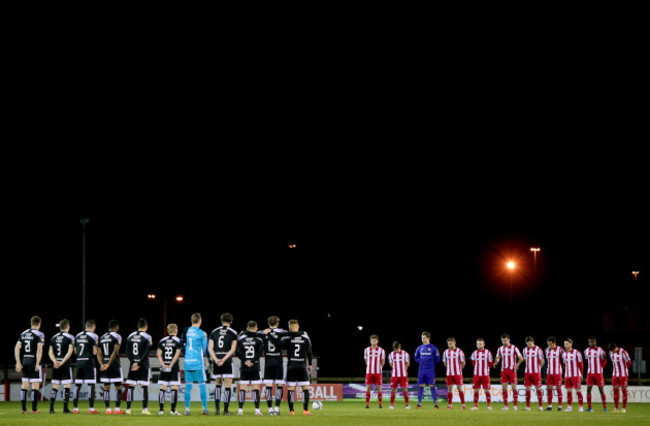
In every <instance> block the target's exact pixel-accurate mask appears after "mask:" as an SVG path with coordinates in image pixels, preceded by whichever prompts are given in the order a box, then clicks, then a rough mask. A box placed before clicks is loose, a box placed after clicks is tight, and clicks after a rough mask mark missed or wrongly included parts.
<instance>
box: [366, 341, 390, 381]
mask: <svg viewBox="0 0 650 426" xmlns="http://www.w3.org/2000/svg"><path fill="white" fill-rule="evenodd" d="M363 359H365V360H366V374H381V362H382V361H384V360H385V359H386V352H385V351H384V350H383V349H382V348H381V347H379V346H377V347H376V348H373V347H372V346H368V347H367V348H366V350H365V351H364V352H363Z"/></svg>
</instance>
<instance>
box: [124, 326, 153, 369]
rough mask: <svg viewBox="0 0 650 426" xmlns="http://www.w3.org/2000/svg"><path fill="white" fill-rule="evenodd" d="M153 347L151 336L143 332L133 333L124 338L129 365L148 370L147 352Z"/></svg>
mask: <svg viewBox="0 0 650 426" xmlns="http://www.w3.org/2000/svg"><path fill="white" fill-rule="evenodd" d="M152 346H153V341H152V340H151V336H150V335H149V334H148V333H145V332H144V331H134V332H133V333H131V334H129V337H127V338H126V357H127V358H128V359H129V361H131V364H135V363H137V364H138V365H139V366H140V367H144V368H149V352H150V351H151V347H152Z"/></svg>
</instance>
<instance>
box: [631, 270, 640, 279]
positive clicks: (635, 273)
mask: <svg viewBox="0 0 650 426" xmlns="http://www.w3.org/2000/svg"><path fill="white" fill-rule="evenodd" d="M632 275H634V279H635V280H636V276H637V275H639V271H632Z"/></svg>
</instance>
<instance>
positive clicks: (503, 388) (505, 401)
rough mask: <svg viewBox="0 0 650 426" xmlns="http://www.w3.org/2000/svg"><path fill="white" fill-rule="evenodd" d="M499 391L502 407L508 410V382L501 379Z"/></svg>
mask: <svg viewBox="0 0 650 426" xmlns="http://www.w3.org/2000/svg"><path fill="white" fill-rule="evenodd" d="M501 392H502V393H503V409H504V410H508V409H510V407H509V406H508V382H504V381H501Z"/></svg>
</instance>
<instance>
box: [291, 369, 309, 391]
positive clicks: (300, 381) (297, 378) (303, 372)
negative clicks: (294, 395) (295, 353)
mask: <svg viewBox="0 0 650 426" xmlns="http://www.w3.org/2000/svg"><path fill="white" fill-rule="evenodd" d="M287 385H289V386H307V385H309V373H308V372H307V366H306V365H297V366H291V365H289V366H287Z"/></svg>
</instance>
